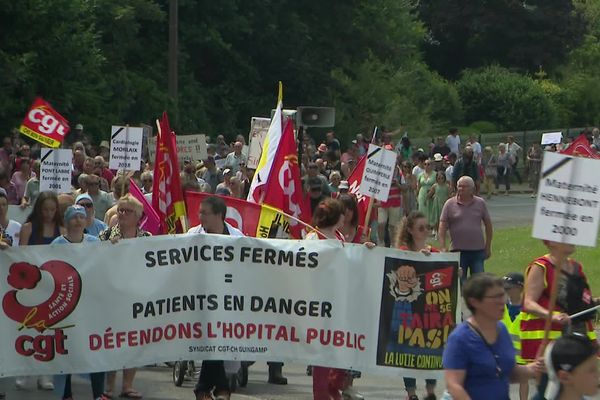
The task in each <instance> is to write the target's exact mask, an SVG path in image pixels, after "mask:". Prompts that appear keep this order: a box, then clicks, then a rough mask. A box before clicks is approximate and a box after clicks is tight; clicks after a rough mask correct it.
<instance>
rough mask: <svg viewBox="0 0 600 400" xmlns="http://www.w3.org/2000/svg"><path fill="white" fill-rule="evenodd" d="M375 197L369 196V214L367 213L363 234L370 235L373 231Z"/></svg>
mask: <svg viewBox="0 0 600 400" xmlns="http://www.w3.org/2000/svg"><path fill="white" fill-rule="evenodd" d="M374 203H375V198H373V197H369V205H368V206H367V214H366V215H365V226H363V233H362V235H363V236H366V235H370V233H371V232H370V231H371V212H372V211H373V204H374Z"/></svg>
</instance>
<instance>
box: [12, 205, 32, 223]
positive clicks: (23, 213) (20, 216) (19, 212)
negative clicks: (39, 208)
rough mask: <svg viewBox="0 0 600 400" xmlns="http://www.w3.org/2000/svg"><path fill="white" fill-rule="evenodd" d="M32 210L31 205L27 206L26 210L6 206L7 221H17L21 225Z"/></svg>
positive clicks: (19, 207)
mask: <svg viewBox="0 0 600 400" xmlns="http://www.w3.org/2000/svg"><path fill="white" fill-rule="evenodd" d="M32 210H33V206H32V205H30V206H27V207H26V208H22V207H21V206H15V205H12V204H11V205H9V206H8V214H7V216H8V219H9V220H11V219H12V220H13V221H17V222H18V223H20V224H21V225H23V224H24V223H25V221H27V217H28V216H29V214H31V211H32Z"/></svg>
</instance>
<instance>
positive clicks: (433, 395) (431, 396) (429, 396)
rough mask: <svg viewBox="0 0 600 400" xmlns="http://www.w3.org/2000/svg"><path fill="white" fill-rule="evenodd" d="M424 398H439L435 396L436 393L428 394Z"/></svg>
mask: <svg viewBox="0 0 600 400" xmlns="http://www.w3.org/2000/svg"><path fill="white" fill-rule="evenodd" d="M424 400H437V397H435V394H428V395H427V396H426V397H425V399H424Z"/></svg>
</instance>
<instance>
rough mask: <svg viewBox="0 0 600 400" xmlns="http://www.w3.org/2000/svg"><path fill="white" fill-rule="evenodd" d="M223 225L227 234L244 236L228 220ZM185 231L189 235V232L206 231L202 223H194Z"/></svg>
mask: <svg viewBox="0 0 600 400" xmlns="http://www.w3.org/2000/svg"><path fill="white" fill-rule="evenodd" d="M225 226H226V227H227V230H228V231H229V236H244V233H243V232H242V231H240V230H239V229H238V228H235V227H233V226H232V225H231V224H229V223H228V222H225ZM187 233H188V235H191V234H197V233H206V231H205V230H204V228H203V227H202V225H196V226H193V227H191V228H190V229H188V231H187Z"/></svg>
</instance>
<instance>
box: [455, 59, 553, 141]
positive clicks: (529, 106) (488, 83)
mask: <svg viewBox="0 0 600 400" xmlns="http://www.w3.org/2000/svg"><path fill="white" fill-rule="evenodd" d="M457 89H458V92H459V94H460V97H461V99H462V101H463V106H464V110H465V118H466V120H467V122H471V121H477V120H486V121H490V122H492V123H494V124H496V126H497V127H498V128H500V129H503V130H513V129H539V128H547V127H552V126H553V125H554V124H555V122H556V121H555V106H554V104H553V103H552V101H551V100H550V99H549V97H548V96H547V95H546V93H545V92H544V90H543V89H542V88H541V86H540V85H539V84H538V83H537V82H536V81H534V80H533V79H531V78H530V77H527V76H523V75H519V74H517V73H514V72H510V71H508V70H506V69H504V68H501V67H498V66H493V67H488V68H484V69H482V70H467V71H465V73H464V74H463V76H462V77H461V79H460V80H459V81H458V82H457Z"/></svg>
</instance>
